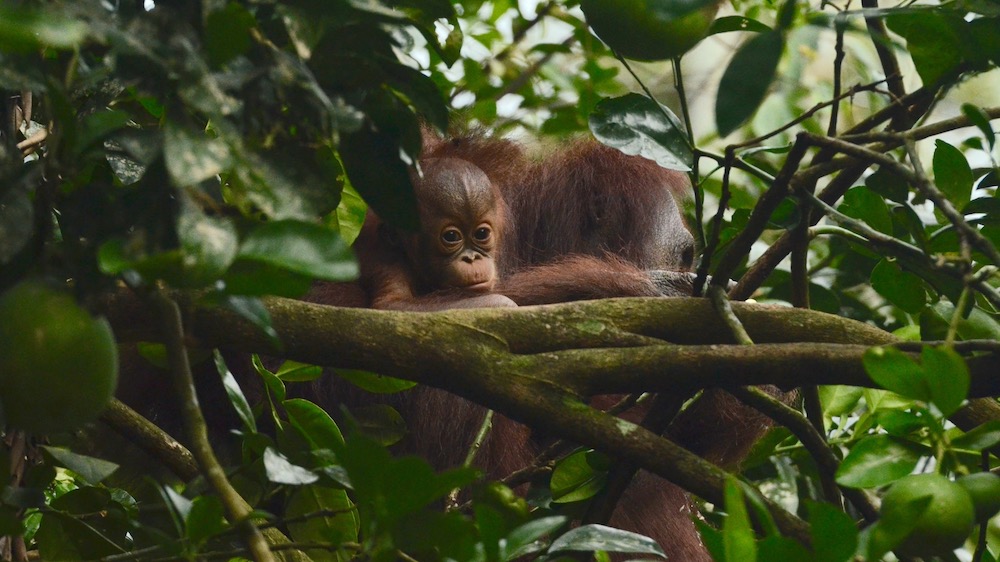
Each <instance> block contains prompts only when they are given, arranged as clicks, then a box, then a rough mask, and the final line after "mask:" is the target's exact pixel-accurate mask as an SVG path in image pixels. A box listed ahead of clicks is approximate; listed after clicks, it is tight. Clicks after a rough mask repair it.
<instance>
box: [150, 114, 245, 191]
mask: <svg viewBox="0 0 1000 562" xmlns="http://www.w3.org/2000/svg"><path fill="white" fill-rule="evenodd" d="M163 157H164V159H165V161H166V164H167V171H168V172H170V177H171V178H172V179H173V180H174V183H175V184H177V185H178V186H180V187H187V186H193V185H197V184H199V183H201V182H203V181H205V180H207V179H211V178H214V177H215V176H217V175H219V174H221V173H222V172H223V171H225V170H227V169H229V167H230V166H231V165H232V156H231V154H230V152H229V147H227V146H226V145H225V143H223V142H222V141H221V140H219V139H213V138H209V137H208V136H207V135H206V134H205V133H204V132H201V131H199V132H197V133H196V132H194V131H191V130H189V129H187V128H186V127H183V126H181V125H179V124H177V123H174V122H173V121H167V123H166V125H164V127H163Z"/></svg>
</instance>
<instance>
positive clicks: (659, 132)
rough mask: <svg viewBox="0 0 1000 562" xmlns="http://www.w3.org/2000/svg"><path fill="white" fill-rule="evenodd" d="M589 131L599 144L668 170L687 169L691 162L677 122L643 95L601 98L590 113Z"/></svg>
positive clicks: (665, 109) (657, 104)
mask: <svg viewBox="0 0 1000 562" xmlns="http://www.w3.org/2000/svg"><path fill="white" fill-rule="evenodd" d="M590 130H591V132H593V133H594V137H596V138H597V140H599V141H601V142H602V143H604V144H606V145H608V146H611V147H613V148H617V149H618V150H621V151H622V152H624V153H625V154H629V155H633V156H635V155H638V156H642V157H643V158H648V159H649V160H652V161H654V162H656V163H657V164H659V165H660V166H663V167H664V168H667V169H669V170H678V171H681V172H687V171H689V170H690V169H691V166H692V163H693V161H694V156H693V154H692V152H691V145H690V144H689V142H688V140H687V134H686V133H685V132H684V127H683V126H682V125H681V124H680V121H679V120H678V119H677V117H676V116H674V114H673V113H671V112H670V110H669V109H667V108H666V107H664V106H662V105H660V104H659V103H658V102H656V101H654V100H651V99H649V98H647V97H646V96H642V95H639V94H627V95H625V96H622V97H620V98H610V99H605V100H601V102H600V103H598V104H597V108H596V109H595V110H594V112H593V113H591V115H590Z"/></svg>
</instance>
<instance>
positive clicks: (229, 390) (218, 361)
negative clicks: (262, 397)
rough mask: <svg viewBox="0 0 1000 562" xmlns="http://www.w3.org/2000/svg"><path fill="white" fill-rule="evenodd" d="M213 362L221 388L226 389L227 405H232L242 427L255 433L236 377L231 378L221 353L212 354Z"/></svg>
mask: <svg viewBox="0 0 1000 562" xmlns="http://www.w3.org/2000/svg"><path fill="white" fill-rule="evenodd" d="M214 360H215V369H216V371H218V373H219V377H221V378H222V386H223V387H224V388H225V389H226V396H228V397H229V403H230V404H232V405H233V408H234V409H235V410H236V414H237V415H238V416H239V417H240V420H241V421H242V422H243V427H245V428H246V429H247V430H249V431H250V432H251V433H256V432H257V422H256V420H255V419H254V415H253V410H252V409H251V408H250V403H249V402H247V399H246V396H244V395H243V390H242V389H241V388H240V383H239V382H237V380H236V377H234V376H233V373H232V372H231V371H230V370H229V367H227V366H226V360H225V358H223V357H222V353H220V352H219V351H218V350H216V351H215V353H214Z"/></svg>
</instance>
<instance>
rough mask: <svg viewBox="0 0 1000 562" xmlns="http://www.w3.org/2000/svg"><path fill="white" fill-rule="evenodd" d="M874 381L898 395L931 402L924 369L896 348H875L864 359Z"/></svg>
mask: <svg viewBox="0 0 1000 562" xmlns="http://www.w3.org/2000/svg"><path fill="white" fill-rule="evenodd" d="M862 362H863V363H864V366H865V370H866V371H867V372H868V375H869V376H870V377H871V378H872V380H873V381H875V382H876V383H878V385H879V386H881V387H882V388H885V389H886V390H891V391H893V392H895V393H896V394H899V395H902V396H906V397H908V398H914V399H916V400H923V401H924V402H929V401H930V399H931V391H930V388H928V386H927V380H926V379H925V377H924V370H923V368H922V367H921V366H920V365H919V364H917V362H916V361H915V360H913V359H911V358H910V356H909V355H907V354H905V353H903V352H902V351H900V350H898V349H896V348H894V347H873V348H870V349H869V350H868V351H866V352H865V355H864V357H863V358H862Z"/></svg>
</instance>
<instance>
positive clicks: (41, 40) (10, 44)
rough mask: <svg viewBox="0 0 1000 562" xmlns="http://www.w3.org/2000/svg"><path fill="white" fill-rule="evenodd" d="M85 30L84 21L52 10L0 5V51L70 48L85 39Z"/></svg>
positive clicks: (86, 28) (23, 51)
mask: <svg viewBox="0 0 1000 562" xmlns="http://www.w3.org/2000/svg"><path fill="white" fill-rule="evenodd" d="M89 31H90V30H89V29H88V27H87V24H85V23H84V22H82V21H76V20H74V19H73V18H72V17H71V16H69V15H67V14H60V13H57V12H56V11H55V10H39V9H34V7H31V8H29V7H13V6H10V5H9V4H7V5H3V6H0V51H12V52H22V53H25V52H31V51H39V50H42V49H44V48H46V47H51V48H55V49H73V48H76V47H78V46H79V45H80V44H81V43H83V41H84V40H86V38H87V33H88V32H89Z"/></svg>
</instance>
